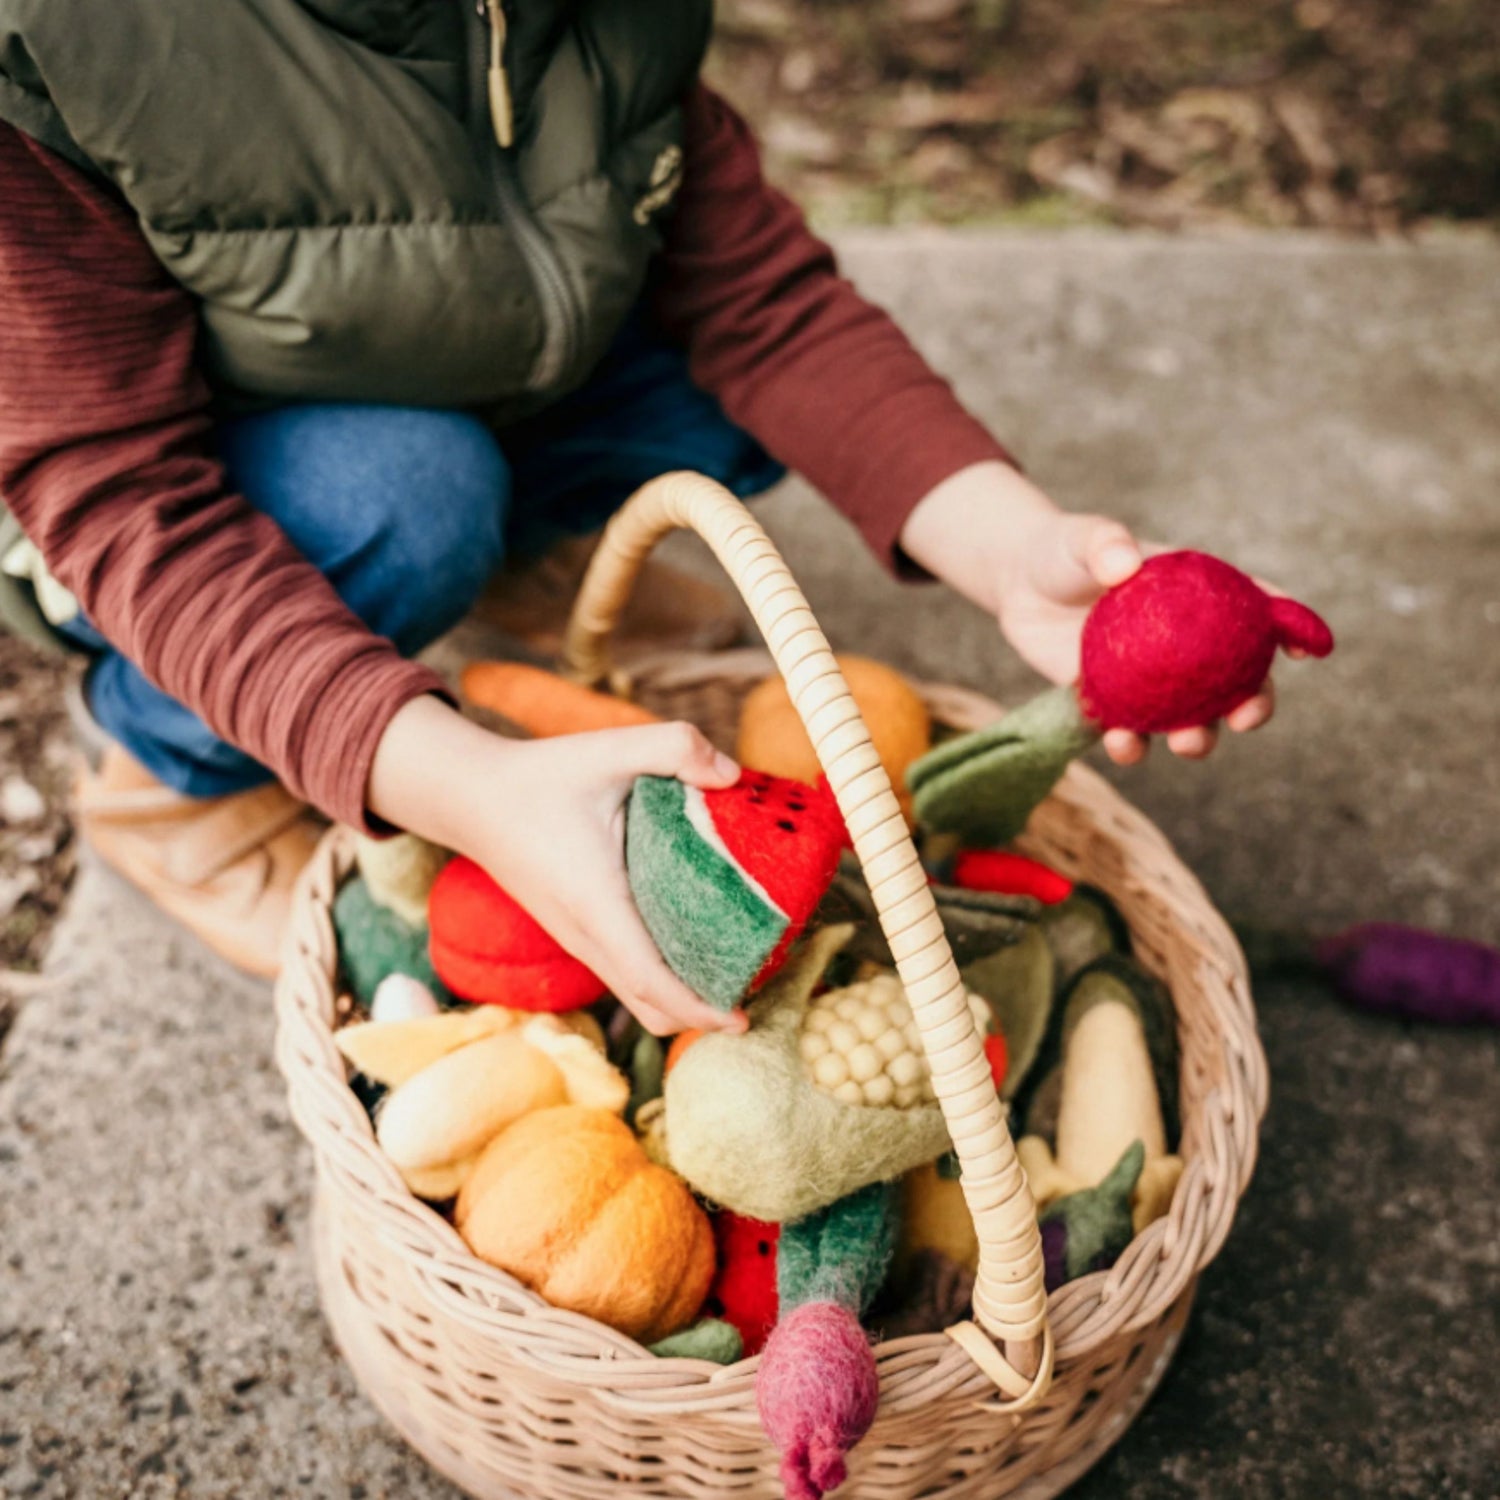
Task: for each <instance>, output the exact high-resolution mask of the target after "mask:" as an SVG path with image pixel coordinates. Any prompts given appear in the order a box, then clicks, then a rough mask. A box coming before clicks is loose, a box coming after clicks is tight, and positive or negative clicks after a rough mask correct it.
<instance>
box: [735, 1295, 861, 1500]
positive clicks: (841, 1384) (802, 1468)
mask: <svg viewBox="0 0 1500 1500" xmlns="http://www.w3.org/2000/svg"><path fill="white" fill-rule="evenodd" d="M755 1396H756V1402H757V1405H758V1406H759V1408H760V1420H761V1424H762V1426H764V1428H765V1430H766V1435H767V1436H768V1437H769V1438H770V1439H771V1441H772V1442H773V1443H775V1444H776V1446H777V1447H778V1448H779V1449H780V1450H781V1482H782V1484H783V1485H784V1486H785V1489H786V1494H787V1500H822V1497H823V1496H824V1495H825V1494H827V1493H828V1491H829V1490H835V1489H837V1488H838V1487H839V1485H841V1484H842V1483H843V1482H844V1480H845V1479H846V1478H848V1473H849V1470H848V1466H847V1463H846V1456H847V1455H848V1453H849V1452H850V1450H851V1449H852V1448H853V1447H854V1446H855V1445H856V1444H857V1443H858V1442H859V1440H860V1439H861V1438H862V1437H864V1435H865V1434H866V1433H867V1432H868V1431H869V1430H870V1425H871V1424H872V1423H873V1422H874V1420H875V1410H876V1407H877V1406H878V1404H879V1401H880V1378H879V1375H878V1374H877V1372H876V1369H875V1352H874V1350H873V1349H871V1347H870V1340H869V1337H868V1335H867V1334H866V1333H865V1331H864V1329H863V1328H861V1327H860V1323H859V1318H858V1316H857V1315H856V1314H855V1313H854V1312H852V1311H851V1310H850V1309H849V1308H847V1307H842V1306H840V1305H839V1304H838V1303H836V1302H808V1303H806V1304H804V1305H803V1306H802V1307H799V1308H797V1309H796V1310H795V1311H794V1312H792V1313H790V1314H788V1316H786V1317H785V1318H783V1319H782V1320H781V1322H780V1323H778V1324H777V1325H776V1327H775V1328H774V1329H773V1330H772V1333H771V1337H770V1339H769V1340H768V1342H767V1344H766V1347H765V1352H764V1353H763V1354H762V1355H761V1363H760V1371H759V1373H758V1375H757V1376H756V1380H755Z"/></svg>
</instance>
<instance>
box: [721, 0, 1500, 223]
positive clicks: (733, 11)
mask: <svg viewBox="0 0 1500 1500" xmlns="http://www.w3.org/2000/svg"><path fill="white" fill-rule="evenodd" d="M718 17H719V22H718V24H719V39H718V42H717V44H716V46H715V49H714V55H713V58H712V61H711V68H710V72H711V77H712V78H713V80H714V82H715V83H717V84H718V86H719V87H721V88H722V89H724V91H725V92H726V93H727V94H728V95H729V96H730V97H731V98H732V99H733V100H734V101H735V102H736V103H737V104H739V105H740V107H741V108H742V109H743V110H744V111H745V112H746V114H747V115H748V116H749V118H750V119H751V120H752V121H753V122H754V123H755V124H756V125H757V127H758V128H759V130H760V132H761V136H762V139H763V141H764V143H765V146H766V150H767V156H768V159H769V162H770V166H771V171H772V173H773V175H774V176H775V177H776V178H777V179H778V180H779V181H780V182H781V183H782V184H784V185H785V186H786V187H787V188H789V189H790V190H791V191H792V192H793V193H794V195H795V196H797V197H798V198H799V199H800V200H801V201H802V202H803V203H804V204H806V205H807V206H808V208H809V209H810V210H811V212H812V214H813V216H814V218H815V219H816V220H817V221H819V222H820V223H824V224H842V223H909V222H933V221H936V222H940V223H972V222H975V221H980V222H984V221H995V220H1004V221H1009V222H1017V221H1020V222H1035V223H1042V224H1049V225H1055V224H1068V223H1074V222H1079V221H1090V220H1092V221H1103V222H1107V223H1116V224H1133V225H1149V226H1153V227H1157V228H1182V227H1193V228H1206V227H1226V228H1227V227H1234V226H1239V225H1269V226H1277V227H1291V226H1298V225H1307V226H1317V227H1320V228H1335V229H1341V230H1349V231H1354V232H1360V233H1390V232H1396V231H1401V230H1405V229H1409V228H1412V227H1416V226H1427V225H1430V224H1431V223H1432V221H1434V220H1453V219H1457V220H1479V221H1486V222H1489V223H1494V222H1496V220H1497V218H1500V6H1497V5H1495V4H1494V3H1493V0H1423V3H1421V4H1413V3H1411V0H1108V3H1099V0H1095V3H1089V4H1080V3H1078V0H720V3H719V6H718Z"/></svg>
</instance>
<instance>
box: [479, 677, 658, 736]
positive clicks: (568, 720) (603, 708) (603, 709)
mask: <svg viewBox="0 0 1500 1500" xmlns="http://www.w3.org/2000/svg"><path fill="white" fill-rule="evenodd" d="M459 688H460V690H461V691H462V693H463V695H464V697H465V698H467V699H468V700H469V702H470V703H473V704H477V705H478V706H479V707H480V708H485V709H488V710H489V711H490V712H491V713H494V714H499V715H500V717H501V718H502V719H508V720H509V721H510V722H511V723H512V724H514V725H516V726H517V727H518V728H520V729H524V730H525V731H526V732H527V733H528V734H532V735H535V736H536V738H537V739H551V738H552V737H553V736H554V735H559V734H587V733H588V732H589V731H590V730H595V729H629V728H633V727H634V726H635V725H638V724H658V723H660V722H661V721H660V719H659V718H658V717H657V716H656V715H655V714H653V713H651V712H650V710H648V709H644V708H642V707H641V706H640V704H638V703H630V702H627V701H626V700H625V699H624V698H616V697H613V696H611V695H610V694H609V693H596V692H594V691H593V690H592V689H591V688H586V687H580V686H579V684H578V683H576V682H569V681H567V680H566V679H565V678H562V677H559V676H558V675H557V674H556V673H555V672H548V671H544V670H543V669H542V668H541V667H531V666H527V665H526V664H525V663H524V662H517V661H476V662H471V663H470V664H469V665H468V666H467V667H465V668H464V671H463V676H462V677H460V679H459Z"/></svg>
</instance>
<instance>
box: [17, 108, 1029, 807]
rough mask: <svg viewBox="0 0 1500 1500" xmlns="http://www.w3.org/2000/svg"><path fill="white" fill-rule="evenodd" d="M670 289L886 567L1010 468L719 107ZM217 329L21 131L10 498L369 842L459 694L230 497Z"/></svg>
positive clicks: (668, 314)
mask: <svg viewBox="0 0 1500 1500" xmlns="http://www.w3.org/2000/svg"><path fill="white" fill-rule="evenodd" d="M684 149H685V155H686V161H685V174H684V176H685V180H684V185H683V189H682V192H681V195H680V197H679V200H678V204H677V207H676V211H675V214H674V216H673V219H672V221H671V226H670V229H669V232H668V240H667V244H666V246H665V249H664V251H663V253H662V255H661V258H660V263H659V265H658V266H657V267H656V270H655V274H654V277H653V282H652V285H653V289H654V290H653V296H654V300H655V305H656V312H657V314H658V316H659V318H660V320H661V321H662V323H663V325H664V326H665V328H666V329H667V330H668V332H669V333H670V334H671V335H672V336H674V337H675V338H676V339H677V340H678V341H679V342H680V343H681V344H682V345H683V347H684V348H685V349H686V350H687V354H688V358H689V363H690V368H691V371H692V375H693V378H694V379H695V380H696V382H697V383H698V384H699V385H701V386H702V387H704V388H705V389H706V390H708V391H711V392H712V393H713V394H714V395H715V396H717V397H718V399H719V401H720V402H721V403H722V405H723V407H724V409H725V411H726V412H727V413H728V414H729V416H730V417H731V418H732V419H734V420H735V421H736V422H738V423H740V424H741V425H742V426H743V427H745V428H746V429H747V430H748V431H749V432H751V433H752V434H753V435H754V436H755V437H757V438H758V439H759V440H760V441H761V442H762V443H763V444H764V445H765V446H766V447H767V448H768V449H769V450H770V451H771V452H772V453H773V454H775V455H776V457H778V458H779V459H781V460H782V461H783V462H784V463H786V464H787V465H788V466H789V467H791V468H793V469H795V470H798V471H799V472H801V473H802V474H804V475H806V476H807V478H808V479H809V480H811V481H812V483H813V484H814V485H815V486H817V488H818V489H820V490H821V491H822V492H823V493H824V494H825V495H827V496H828V498H829V499H830V500H831V501H832V502H833V504H834V505H835V506H837V507H838V508H839V509H840V510H841V511H843V512H844V514H846V515H847V516H849V517H850V518H851V519H852V520H853V521H854V522H855V523H856V524H857V525H858V526H859V528H860V530H861V532H862V533H863V535H864V537H865V538H866V540H867V541H868V542H869V544H870V546H871V547H872V548H873V549H874V550H875V551H876V553H877V554H878V555H880V556H882V557H884V558H886V559H887V560H888V561H889V560H891V559H893V558H894V556H895V549H896V544H897V538H898V536H899V534H900V531H901V527H902V525H903V524H904V522H905V520H906V517H907V515H908V514H909V513H910V511H911V509H912V508H913V506H915V504H916V503H917V501H918V500H919V499H920V498H921V497H922V496H923V495H924V494H925V493H926V492H927V491H928V490H929V489H931V488H932V487H933V485H935V484H937V483H938V482H939V481H941V480H942V479H944V478H946V477H947V476H948V475H950V474H953V473H955V472H957V471H958V470H959V469H961V468H964V467H966V466H967V465H969V464H971V463H975V462H978V461H980V460H983V459H991V458H1002V459H1003V458H1005V457H1006V456H1007V455H1006V453H1005V450H1004V449H1003V448H1001V447H1000V445H999V444H998V443H997V442H996V441H995V440H994V439H993V438H992V437H991V436H990V435H989V434H988V433H987V432H986V431H985V430H984V429H983V428H982V427H981V426H980V425H979V424H978V423H977V422H976V421H975V420H974V419H973V418H972V417H971V416H969V415H968V413H967V412H965V411H964V409H963V408H962V407H961V406H960V405H959V404H958V402H957V400H956V399H955V397H954V396H953V393H952V391H951V390H950V389H949V387H948V385H947V384H946V383H945V382H944V381H943V380H941V379H940V378H939V377H938V376H937V375H935V374H934V373H933V372H932V370H931V369H929V368H928V366H927V365H926V363H925V362H924V361H923V360H922V358H921V357H920V356H919V355H918V354H917V353H916V352H915V350H914V349H913V348H912V347H911V345H910V344H909V343H908V341H907V340H906V338H905V337H904V336H903V335H902V334H901V332H900V331H899V330H898V329H897V328H896V326H895V325H894V324H893V323H892V322H891V320H890V319H889V318H888V317H887V316H886V315H885V314H884V313H882V312H881V311H879V310H878V309H876V308H874V307H872V306H871V305H870V304H869V303H867V302H865V301H864V300H863V299H862V298H861V297H859V295H858V294H857V293H856V292H855V291H854V290H853V288H852V287H851V286H850V285H849V284H848V283H847V282H846V281H844V280H843V279H842V278H841V277H840V276H839V274H838V271H837V268H836V266H835V263H834V259H833V256H832V254H831V252H830V251H829V249H828V248H827V246H826V245H824V244H823V243H822V242H821V241H819V240H818V239H817V238H816V237H815V236H814V235H813V234H812V233H811V232H810V231H809V230H808V228H807V226H806V224H805V223H804V221H803V219H802V216H801V214H800V213H799V212H798V210H797V209H796V208H795V207H794V206H793V205H792V203H791V202H790V201H789V200H788V199H787V198H785V197H784V196H783V195H782V194H780V193H778V192H776V191H775V190H773V189H772V188H771V187H769V186H768V185H767V183H766V182H765V180H764V177H763V176H762V173H761V167H760V160H759V154H758V151H757V149H756V147H755V144H754V141H753V139H752V138H751V135H750V133H749V131H748V129H747V128H746V126H745V124H744V122H743V121H742V120H741V119H740V118H739V117H738V116H737V115H736V114H735V113H734V112H733V111H732V110H731V109H730V108H729V106H728V105H726V104H725V103H724V101H723V100H722V99H720V98H719V97H718V96H716V95H714V94H712V93H711V92H709V91H708V90H707V89H705V88H702V87H698V88H696V89H695V90H694V91H693V92H692V94H691V95H690V96H689V98H688V100H687V120H686V135H685V147H684ZM198 331H199V328H198V309H197V304H196V302H195V301H194V299H193V298H192V297H191V296H190V295H189V294H188V293H187V292H186V291H184V290H183V288H181V287H180V286H179V285H177V283H175V282H174V281H172V279H171V278H170V277H169V276H168V274H167V273H166V271H165V270H164V269H163V268H162V266H161V265H160V264H159V262H158V261H157V260H156V258H155V256H154V255H153V253H152V252H151V250H150V248H149V246H148V245H147V243H146V241H145V239H144V238H143V236H142V235H141V233H140V230H139V228H138V226H137V223H136V220H135V218H134V216H133V214H132V213H131V211H130V210H129V208H128V207H127V206H126V205H125V204H124V203H123V202H122V201H120V200H119V199H118V198H117V197H116V196H115V195H114V194H112V193H111V192H110V191H109V190H108V189H107V188H105V187H103V186H101V185H100V184H99V183H97V182H95V181H94V180H92V179H91V178H89V177H88V176H86V175H85V174H84V173H82V172H80V171H79V170H78V169H77V168H76V167H74V166H72V165H71V164H69V163H67V162H65V161H64V160H63V159H62V158H61V157H58V156H56V155H55V154H53V153H52V152H49V151H48V150H47V149H46V148H44V147H42V146H40V145H38V144H37V143H36V142H34V141H33V140H31V139H30V138H29V137H27V136H25V135H23V134H21V133H20V132H18V131H16V130H14V129H12V128H11V127H8V126H5V125H3V124H0V496H3V497H4V500H5V503H6V504H7V505H8V506H9V508H10V510H11V512H12V513H13V514H14V515H15V517H16V519H17V520H18V521H19V523H20V524H21V526H22V528H23V529H24V530H25V531H26V533H27V534H28V536H29V537H30V538H31V539H32V541H33V542H34V543H35V544H36V545H37V547H38V549H39V550H40V551H41V553H42V556H43V557H44V559H45V560H46V562H47V565H48V568H49V569H50V571H51V572H52V574H53V576H54V577H56V578H57V580H58V581H59V582H60V583H62V584H63V585H64V586H66V587H67V588H69V589H70V590H71V591H72V592H73V594H74V595H75V596H76V597H77V599H78V601H79V603H80V605H81V606H82V608H83V609H84V611H85V612H86V613H87V614H88V616H89V618H90V619H91V620H92V621H93V623H94V624H95V625H96V626H97V628H98V629H99V630H100V631H101V632H102V633H103V635H104V636H105V637H106V638H107V639H108V640H109V641H110V642H111V643H112V644H113V645H114V646H115V647H116V648H117V649H119V650H120V651H122V652H124V653H125V654H126V655H127V656H129V657H130V658H131V659H132V660H133V661H135V662H136V663H137V664H138V665H139V666H140V667H141V668H142V670H143V671H144V672H145V673H146V675H147V676H148V677H149V678H150V679H151V680H152V681H153V682H155V683H156V684H158V685H159V686H160V687H161V688H163V689H164V690H165V691H166V692H168V693H170V694H171V695H172V696H173V697H174V698H177V699H178V700H179V701H180V702H182V703H185V704H187V705H188V706H189V707H190V708H192V709H193V710H194V711H195V712H196V713H198V714H199V715H200V716H201V717H202V718H203V719H204V720H206V721H207V723H208V724H209V725H210V726H211V727H212V728H213V729H214V730H215V732H216V733H218V734H220V735H222V736H223V737H224V738H225V739H228V740H230V741H231V742H232V743H234V744H236V745H238V746H240V747H241V748H243V749H244V750H246V751H248V752H249V753H250V754H251V755H253V756H254V757H255V758H256V759H257V760H259V761H261V762H262V763H263V764H265V765H267V766H269V767H270V768H271V769H272V770H274V771H275V772H276V774H277V775H278V776H280V777H281V778H282V780H283V781H284V782H285V783H286V785H287V786H288V787H290V788H291V789H292V790H293V791H294V792H296V793H297V794H298V795H300V796H303V797H305V798H307V800H309V801H310V802H312V803H314V804H315V805H316V806H318V807H320V808H322V809H323V810H324V811H326V812H327V813H329V814H330V815H332V816H334V817H337V818H339V819H342V820H344V821H346V822H351V823H354V824H356V825H363V824H364V823H365V821H366V816H367V815H366V810H365V789H366V783H367V781H368V779H369V771H370V764H371V761H372V759H373V757H374V754H375V748H376V746H377V744H378V743H379V740H380V737H381V735H382V733H383V732H384V730H385V727H386V725H387V724H388V723H389V721H390V719H391V717H392V716H393V715H394V714H395V712H396V711H397V710H398V709H399V708H400V707H401V706H402V705H403V704H404V703H406V702H407V701H409V700H410V699H411V698H413V697H415V696H417V695H420V694H422V693H427V692H431V691H434V690H435V689H437V688H438V687H439V686H440V684H439V682H438V679H437V678H435V677H434V676H433V674H432V673H430V672H428V671H427V670H426V669H425V668H423V667H421V666H419V665H417V664H415V663H413V662H409V661H406V660H404V659H403V658H402V657H401V656H400V655H399V654H398V653H397V651H396V650H395V648H394V647H393V646H392V645H391V643H390V642H389V641H386V640H384V639H382V638H381V637H378V636H376V635H374V634H372V633H371V632H370V631H369V630H368V629H366V628H365V626H364V625H363V624H361V623H360V621H359V620H358V619H357V618H355V616H354V615H353V614H351V613H350V612H349V610H348V609H347V608H346V607H345V606H344V605H343V603H342V602H341V601H340V600H339V598H338V596H337V595H336V594H335V593H334V591H333V589H332V587H331V586H330V585H329V583H328V582H327V580H326V579H325V578H324V577H323V576H322V575H321V574H320V573H318V572H317V570H316V569H315V568H313V567H312V565H311V564H309V563H308V562H307V561H306V560H305V559H304V558H303V557H302V556H301V555H300V554H299V553H298V552H297V551H296V549H295V548H294V547H293V546H292V544H291V542H290V541H288V539H287V538H286V536H285V535H284V534H283V533H282V532H281V530H280V529H279V528H278V527H277V526H276V525H275V524H274V523H273V522H271V521H270V520H269V519H268V518H266V517H265V516H263V515H261V514H260V513H259V512H257V511H256V510H255V509H254V508H253V507H252V506H250V505H249V504H248V503H247V502H246V500H245V499H244V497H243V496H241V495H240V494H238V493H237V492H236V491H235V490H234V489H233V487H232V486H231V485H230V484H229V482H228V479H227V477H226V474H225V471H224V468H223V466H222V465H221V464H220V462H219V461H218V459H217V457H216V454H215V448H214V443H213V417H212V415H211V409H210V402H211V394H210V390H209V386H208V383H207V381H206V380H205V378H204V376H203V374H202V371H201V369H200V367H199V364H198V359H197V340H198Z"/></svg>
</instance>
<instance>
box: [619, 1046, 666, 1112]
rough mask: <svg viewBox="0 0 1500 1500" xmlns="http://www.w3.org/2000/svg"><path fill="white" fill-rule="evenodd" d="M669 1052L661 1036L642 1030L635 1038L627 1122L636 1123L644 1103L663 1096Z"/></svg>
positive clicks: (631, 1055) (626, 1107) (629, 1069)
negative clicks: (662, 1089)
mask: <svg viewBox="0 0 1500 1500" xmlns="http://www.w3.org/2000/svg"><path fill="white" fill-rule="evenodd" d="M666 1064H667V1054H666V1050H665V1049H664V1048H663V1047H662V1044H661V1038H660V1037H655V1036H652V1034H651V1033H650V1032H649V1031H646V1030H644V1029H643V1030H642V1031H641V1034H640V1035H639V1036H638V1037H637V1038H636V1039H635V1046H634V1047H633V1048H631V1052H630V1067H629V1068H628V1069H627V1070H626V1071H627V1072H628V1074H629V1076H630V1102H629V1103H628V1104H627V1105H626V1106H625V1120H626V1123H627V1124H630V1125H633V1124H634V1123H635V1117H636V1114H637V1113H638V1112H639V1110H640V1108H641V1106H642V1105H644V1104H649V1103H650V1102H651V1101H652V1100H653V1099H660V1098H661V1088H662V1080H663V1078H664V1077H665V1074H666Z"/></svg>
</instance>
